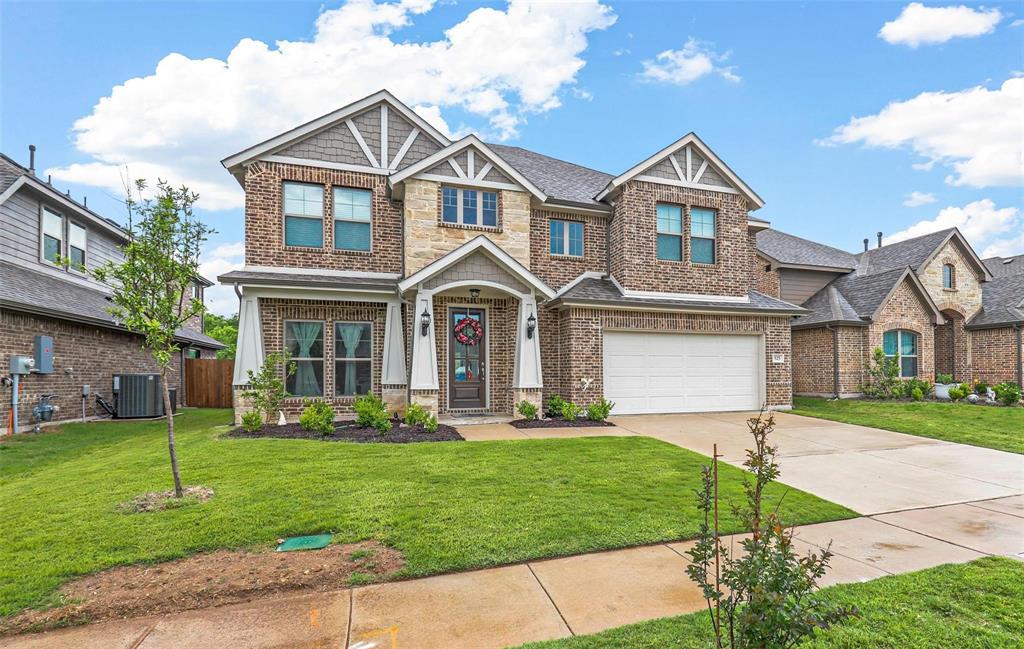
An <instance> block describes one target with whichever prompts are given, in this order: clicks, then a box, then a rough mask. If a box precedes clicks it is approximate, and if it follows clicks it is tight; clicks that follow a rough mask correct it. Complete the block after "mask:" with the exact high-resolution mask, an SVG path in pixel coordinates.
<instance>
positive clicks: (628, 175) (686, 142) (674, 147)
mask: <svg viewBox="0 0 1024 649" xmlns="http://www.w3.org/2000/svg"><path fill="white" fill-rule="evenodd" d="M684 147H686V154H687V156H686V158H687V159H686V174H685V176H686V180H680V181H679V183H687V184H685V185H678V186H680V187H695V188H697V189H705V190H710V191H722V190H723V189H725V188H723V187H719V186H717V185H696V184H695V182H694V180H692V179H690V178H689V174H690V161H691V154H690V149H689V147H695V148H696V149H697V151H698V152H699V153H700V154H701V156H703V158H704V160H705V162H707V161H710V162H711V164H713V165H714V166H715V168H716V169H717V170H718V171H720V172H721V174H722V175H723V176H724V177H725V179H726V180H727V181H728V182H729V183H731V184H732V185H734V186H735V187H736V188H737V190H738V191H736V193H738V194H741V195H742V196H743V197H744V198H746V199H747V200H749V201H750V202H751V203H752V204H753V206H754V207H753V209H758V208H760V207H764V200H762V199H761V197H760V196H758V195H757V193H756V192H755V191H754V190H753V189H751V188H750V187H749V186H747V184H746V183H745V182H743V180H741V179H740V177H739V176H737V175H736V174H735V173H734V172H733V170H732V169H730V168H729V166H728V165H727V164H725V162H723V161H722V159H721V158H719V157H718V156H717V155H716V154H715V152H714V151H712V150H711V149H710V148H708V145H706V144H704V142H703V141H702V140H701V139H700V138H699V137H697V134H696V133H692V132H691V133H687V134H686V135H684V136H683V137H681V138H680V139H678V140H676V141H675V142H673V143H672V144H670V145H668V146H667V147H665V148H664V149H662V150H661V151H658V152H657V153H655V154H654V155H652V156H651V157H649V158H647V159H646V160H644V161H643V162H641V163H640V164H637V165H635V166H634V167H632V168H631V169H630V170H629V171H627V172H625V173H624V174H622V175H620V176H617V177H615V178H613V179H612V180H611V182H609V183H608V186H607V187H605V188H604V189H603V190H602V191H601V192H600V193H599V194H598V195H597V196H595V197H594V200H598V201H602V200H604V199H605V198H607V197H608V195H609V194H611V193H612V192H614V191H615V190H616V189H617V188H619V187H620V186H621V185H622V184H624V183H626V182H627V181H629V180H632V179H634V178H636V177H637V176H640V175H641V174H642V173H643V172H644V171H646V170H647V169H648V168H649V167H651V166H652V165H654V164H656V163H658V162H660V161H661V160H663V159H664V158H666V157H668V156H669V155H671V154H673V153H675V152H677V151H679V150H680V149H682V148H684ZM699 173H700V174H703V172H699ZM657 182H660V183H662V184H670V185H675V184H677V183H674V182H672V181H666V180H665V179H664V178H658V179H657Z"/></svg>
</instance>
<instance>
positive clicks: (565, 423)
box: [509, 417, 615, 428]
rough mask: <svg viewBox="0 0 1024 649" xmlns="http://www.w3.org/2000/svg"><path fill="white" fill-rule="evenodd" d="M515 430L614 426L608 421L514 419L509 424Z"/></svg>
mask: <svg viewBox="0 0 1024 649" xmlns="http://www.w3.org/2000/svg"><path fill="white" fill-rule="evenodd" d="M509 423H510V424H511V425H512V426H515V427H516V428H595V427H598V426H614V425H615V424H613V423H611V422H610V421H591V420H590V419H562V418H561V417H554V418H551V419H516V420H514V421H510V422H509Z"/></svg>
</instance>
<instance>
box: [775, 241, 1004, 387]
mask: <svg viewBox="0 0 1024 649" xmlns="http://www.w3.org/2000/svg"><path fill="white" fill-rule="evenodd" d="M867 243H868V242H867V240H865V241H864V246H865V250H864V251H863V252H861V253H858V254H852V253H849V252H846V251H843V250H839V249H836V248H832V247H830V246H825V245H823V244H820V243H816V242H813V241H808V240H806V239H801V238H800V237H796V236H793V235H790V234H786V233H784V232H779V231H776V230H763V231H761V232H759V233H758V234H757V254H758V257H759V258H760V259H761V263H760V264H758V265H756V266H755V267H756V268H763V271H764V273H765V274H766V275H775V276H777V280H774V281H775V283H777V284H778V287H779V288H778V292H776V293H770V292H769V294H772V295H774V296H775V297H778V298H780V299H783V300H787V301H789V302H793V303H794V304H800V305H802V306H803V307H804V308H806V309H808V310H809V311H810V313H809V314H807V315H804V316H799V317H796V318H794V319H793V368H794V369H793V389H794V392H795V393H796V394H812V395H827V396H836V395H838V396H840V397H849V396H857V395H859V394H860V392H861V386H862V385H863V384H864V382H865V381H866V378H867V375H866V368H867V366H868V364H869V362H870V359H871V355H872V353H873V350H874V349H875V348H877V347H881V348H882V349H883V351H884V352H885V353H886V355H888V356H897V355H899V356H900V357H901V375H903V376H904V377H910V376H915V377H920V378H924V379H927V380H929V381H933V380H934V378H935V375H936V374H940V373H942V374H950V375H952V376H953V377H954V378H955V379H956V380H959V381H977V380H985V381H988V382H990V383H991V382H998V381H1014V382H1017V383H1020V382H1021V378H1022V365H1021V326H1022V324H1024V308H1022V307H1024V268H1022V267H1024V263H1021V261H1020V260H1021V257H1011V258H1008V259H1006V260H1004V259H1001V258H993V259H990V260H985V261H984V262H983V261H982V260H980V259H979V258H978V256H977V255H976V254H975V252H974V250H973V249H972V248H971V245H970V244H969V243H968V242H967V240H966V239H965V238H964V237H963V235H962V234H961V233H960V232H959V230H957V229H955V228H952V229H947V230H942V231H939V232H933V233H930V234H926V235H922V236H919V237H914V238H913V239H907V240H905V241H901V242H899V243H895V244H890V245H887V246H882V245H879V246H878V247H877V248H874V249H868V245H867ZM1014 264H1016V265H1014ZM1016 269H1021V272H1019V273H1018V272H1016ZM996 270H998V271H999V272H995V271H996ZM998 275H1003V276H1002V277H1000V276H998ZM761 284H762V286H769V287H770V286H771V285H772V280H768V279H762V280H761Z"/></svg>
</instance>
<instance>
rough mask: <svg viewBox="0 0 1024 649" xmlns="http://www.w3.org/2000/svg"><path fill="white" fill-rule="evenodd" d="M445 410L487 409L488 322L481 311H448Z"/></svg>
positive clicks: (462, 308) (469, 309)
mask: <svg viewBox="0 0 1024 649" xmlns="http://www.w3.org/2000/svg"><path fill="white" fill-rule="evenodd" d="M448 314H449V315H448V324H449V326H448V331H449V334H448V350H449V351H448V386H449V387H448V407H449V409H460V408H485V407H486V406H487V374H486V372H487V368H486V364H487V322H486V321H485V319H484V310H483V309H471V308H468V307H451V308H450V309H449V310H448Z"/></svg>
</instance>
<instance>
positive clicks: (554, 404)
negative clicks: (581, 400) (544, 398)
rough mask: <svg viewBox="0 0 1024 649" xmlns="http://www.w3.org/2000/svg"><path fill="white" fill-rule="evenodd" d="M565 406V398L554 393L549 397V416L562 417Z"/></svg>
mask: <svg viewBox="0 0 1024 649" xmlns="http://www.w3.org/2000/svg"><path fill="white" fill-rule="evenodd" d="M564 406H565V399H563V398H562V397H560V396H559V395H557V394H552V395H551V396H550V397H548V405H547V415H548V417H561V416H562V408H563V407H564Z"/></svg>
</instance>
